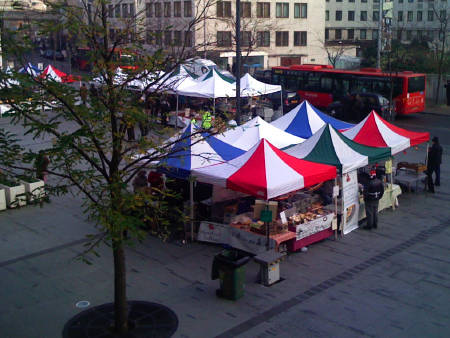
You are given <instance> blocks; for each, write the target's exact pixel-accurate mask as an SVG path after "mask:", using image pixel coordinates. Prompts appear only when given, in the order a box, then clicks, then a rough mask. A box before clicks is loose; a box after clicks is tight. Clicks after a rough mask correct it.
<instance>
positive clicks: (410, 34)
mask: <svg viewBox="0 0 450 338" xmlns="http://www.w3.org/2000/svg"><path fill="white" fill-rule="evenodd" d="M406 40H408V41H411V40H412V30H407V31H406Z"/></svg>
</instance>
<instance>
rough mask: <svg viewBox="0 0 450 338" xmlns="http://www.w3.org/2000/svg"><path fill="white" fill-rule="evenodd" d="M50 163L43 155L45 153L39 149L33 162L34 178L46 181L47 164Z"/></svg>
mask: <svg viewBox="0 0 450 338" xmlns="http://www.w3.org/2000/svg"><path fill="white" fill-rule="evenodd" d="M49 164H50V160H49V158H48V157H47V155H45V153H44V152H43V151H42V150H41V151H39V153H38V155H37V157H36V160H35V162H34V168H35V170H36V178H38V179H40V180H43V181H44V183H46V182H47V175H48V171H47V170H48V165H49Z"/></svg>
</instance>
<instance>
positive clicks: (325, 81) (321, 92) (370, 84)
mask: <svg viewBox="0 0 450 338" xmlns="http://www.w3.org/2000/svg"><path fill="white" fill-rule="evenodd" d="M271 80H272V83H274V84H281V85H282V86H283V89H284V90H292V91H296V92H297V93H298V94H299V95H300V97H301V98H302V99H306V100H308V101H309V102H310V103H311V104H313V105H314V106H316V107H319V108H326V107H327V106H328V105H329V104H330V103H332V102H333V101H338V100H340V99H342V98H343V97H344V96H345V95H347V94H351V93H364V92H367V93H377V94H380V95H382V96H384V97H386V98H387V99H389V98H390V95H391V84H392V88H393V90H392V99H393V102H394V104H395V111H396V114H398V115H405V114H411V113H417V112H422V111H424V109H425V82H426V81H425V74H418V73H413V72H409V71H405V72H392V73H385V72H382V71H381V70H380V69H376V68H363V69H361V70H341V69H334V68H333V66H330V65H312V64H303V65H292V66H289V67H273V68H272V74H271Z"/></svg>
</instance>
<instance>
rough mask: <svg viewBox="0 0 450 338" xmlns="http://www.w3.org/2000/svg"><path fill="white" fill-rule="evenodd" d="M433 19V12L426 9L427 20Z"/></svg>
mask: <svg viewBox="0 0 450 338" xmlns="http://www.w3.org/2000/svg"><path fill="white" fill-rule="evenodd" d="M433 20H434V12H433V11H428V21H433Z"/></svg>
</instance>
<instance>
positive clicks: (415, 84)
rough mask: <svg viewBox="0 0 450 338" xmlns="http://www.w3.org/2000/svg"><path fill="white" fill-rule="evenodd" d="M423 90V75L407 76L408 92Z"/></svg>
mask: <svg viewBox="0 0 450 338" xmlns="http://www.w3.org/2000/svg"><path fill="white" fill-rule="evenodd" d="M423 91H425V77H424V76H415V77H409V78H408V93H416V92H423Z"/></svg>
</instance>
